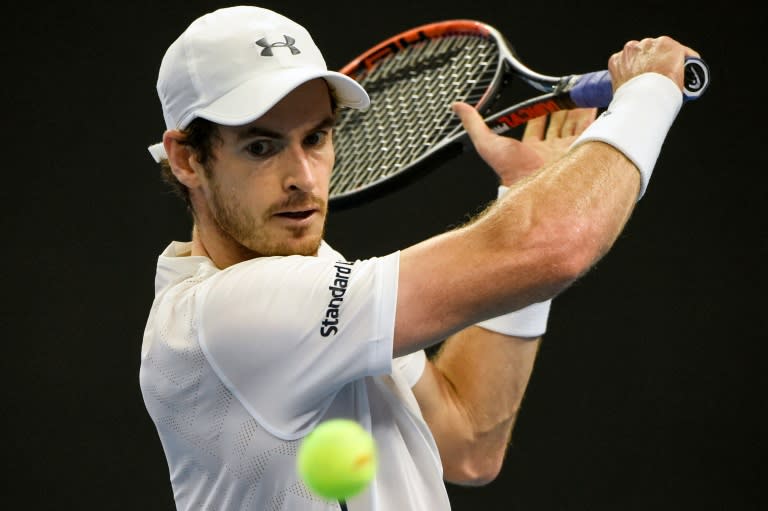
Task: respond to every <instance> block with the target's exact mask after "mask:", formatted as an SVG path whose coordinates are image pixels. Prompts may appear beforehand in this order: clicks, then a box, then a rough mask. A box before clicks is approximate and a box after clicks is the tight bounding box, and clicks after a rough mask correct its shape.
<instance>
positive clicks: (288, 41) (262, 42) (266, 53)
mask: <svg viewBox="0 0 768 511" xmlns="http://www.w3.org/2000/svg"><path fill="white" fill-rule="evenodd" d="M283 37H284V38H285V42H281V41H278V42H276V43H272V44H269V43H268V42H267V38H266V37H262V38H261V39H259V40H258V41H256V44H258V45H259V46H261V47H262V48H264V49H263V50H261V56H262V57H272V56H273V55H274V53H273V52H272V48H288V49H289V50H291V55H298V54H299V53H301V51H300V50H299V49H298V48H296V47H295V46H294V44H295V43H296V39H294V38H293V37H291V36H288V35H283Z"/></svg>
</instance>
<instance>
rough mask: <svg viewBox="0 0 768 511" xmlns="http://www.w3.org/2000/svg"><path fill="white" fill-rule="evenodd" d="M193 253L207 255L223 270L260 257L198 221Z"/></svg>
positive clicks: (193, 230) (193, 240)
mask: <svg viewBox="0 0 768 511" xmlns="http://www.w3.org/2000/svg"><path fill="white" fill-rule="evenodd" d="M192 255H201V256H205V257H207V258H208V259H210V260H211V261H213V264H214V265H216V267H217V268H220V269H222V270H223V269H224V268H228V267H230V266H232V265H233V264H237V263H241V262H243V261H247V260H249V259H253V258H254V257H258V254H256V253H254V252H252V251H251V250H249V249H247V248H245V247H243V246H242V245H240V244H239V243H236V242H235V241H234V240H232V239H231V238H229V237H227V236H224V235H223V234H222V232H221V231H220V230H218V229H206V228H205V227H204V226H201V225H200V224H198V223H197V222H195V224H194V226H193V227H192Z"/></svg>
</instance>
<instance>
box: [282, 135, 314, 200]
mask: <svg viewBox="0 0 768 511" xmlns="http://www.w3.org/2000/svg"><path fill="white" fill-rule="evenodd" d="M284 154H285V156H286V159H285V162H284V163H285V177H284V180H283V186H284V188H285V189H286V190H288V191H295V190H300V191H303V192H311V191H312V190H313V189H314V188H315V186H316V184H317V177H316V176H315V172H314V170H315V169H314V165H313V162H312V159H311V157H310V155H309V154H307V151H306V149H305V148H304V147H303V145H301V144H291V146H290V147H289V148H288V150H287V151H285V153H284Z"/></svg>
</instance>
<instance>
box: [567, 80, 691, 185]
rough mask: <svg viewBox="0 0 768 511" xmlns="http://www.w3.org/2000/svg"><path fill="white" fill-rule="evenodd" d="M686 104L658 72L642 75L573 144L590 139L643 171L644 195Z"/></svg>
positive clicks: (621, 89) (674, 86)
mask: <svg viewBox="0 0 768 511" xmlns="http://www.w3.org/2000/svg"><path fill="white" fill-rule="evenodd" d="M682 104H683V94H682V92H681V91H680V88H679V87H678V86H677V84H675V82H674V81H672V79H671V78H668V77H666V76H664V75H661V74H659V73H643V74H641V75H638V76H636V77H634V78H632V79H631V80H629V81H628V82H626V83H624V84H622V85H621V87H619V88H618V89H616V92H615V93H614V95H613V100H612V101H611V104H610V105H608V108H607V110H606V111H605V112H603V114H602V115H600V117H598V118H597V119H596V120H595V122H593V123H592V124H591V125H590V126H589V127H588V128H587V129H586V130H584V132H583V133H582V134H581V135H580V136H579V138H577V139H576V141H575V142H574V143H573V144H572V145H571V148H574V147H576V146H577V145H579V144H581V143H583V142H587V141H590V140H599V141H601V142H605V143H606V144H610V145H612V146H613V147H615V148H616V149H618V150H619V151H621V152H622V153H624V155H625V156H626V157H627V158H629V159H630V160H631V161H632V163H634V164H635V166H636V167H637V169H638V170H639V171H640V194H639V196H638V200H640V198H641V197H642V196H643V194H644V193H645V189H646V188H647V187H648V181H650V179H651V173H652V172H653V167H654V166H655V165H656V160H657V159H658V157H659V152H660V151H661V146H662V144H663V143H664V139H665V138H666V136H667V132H668V131H669V128H670V127H671V126H672V123H673V122H674V120H675V117H676V116H677V113H678V112H679V111H680V107H681V106H682Z"/></svg>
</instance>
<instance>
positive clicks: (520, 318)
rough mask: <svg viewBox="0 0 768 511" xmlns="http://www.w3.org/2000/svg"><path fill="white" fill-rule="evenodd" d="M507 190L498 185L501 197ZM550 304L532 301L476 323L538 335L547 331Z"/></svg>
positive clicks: (507, 332)
mask: <svg viewBox="0 0 768 511" xmlns="http://www.w3.org/2000/svg"><path fill="white" fill-rule="evenodd" d="M507 190H508V188H507V187H506V186H504V185H499V191H498V196H499V197H501V196H502V195H504V194H505V193H506V191H507ZM551 305H552V300H547V301H545V302H539V303H534V304H531V305H529V306H527V307H523V308H522V309H519V310H516V311H514V312H510V313H509V314H504V315H503V316H497V317H495V318H491V319H488V320H486V321H481V322H480V323H476V325H477V326H479V327H482V328H485V329H486V330H491V331H492V332H498V333H500V334H504V335H513V336H515V337H540V336H542V335H544V332H546V331H547V319H548V318H549V309H550V306H551Z"/></svg>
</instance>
